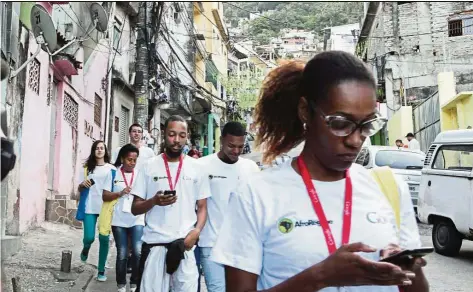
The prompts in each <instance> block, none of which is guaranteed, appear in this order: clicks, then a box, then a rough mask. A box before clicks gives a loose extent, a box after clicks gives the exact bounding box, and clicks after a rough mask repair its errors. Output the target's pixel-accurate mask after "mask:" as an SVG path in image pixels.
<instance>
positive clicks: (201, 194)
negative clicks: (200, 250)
mask: <svg viewBox="0 0 473 292" xmlns="http://www.w3.org/2000/svg"><path fill="white" fill-rule="evenodd" d="M164 126H165V141H164V143H165V147H164V153H163V154H162V155H159V156H156V157H154V158H152V159H150V160H149V161H148V162H147V163H146V164H145V165H144V167H143V169H142V171H141V172H140V173H139V175H138V176H137V182H136V185H135V186H134V187H133V190H132V191H131V193H132V194H133V195H134V196H135V198H134V200H133V205H132V213H133V214H134V215H138V214H144V213H146V216H145V228H144V230H143V238H142V241H143V246H142V251H141V262H140V274H141V279H142V280H141V281H140V283H141V284H140V286H139V287H138V289H137V292H139V291H141V292H168V291H169V287H170V286H172V291H174V292H196V291H197V285H198V283H197V278H198V272H197V266H196V263H195V256H194V251H193V249H194V247H195V244H196V242H197V240H198V239H199V236H200V232H201V230H202V229H203V227H204V225H205V221H206V219H207V200H206V199H207V198H208V197H210V188H209V182H208V174H207V173H206V172H205V171H204V170H203V169H202V166H200V165H198V164H197V160H195V159H193V158H191V157H187V156H185V155H183V153H182V150H183V147H184V145H185V143H186V141H187V123H186V121H185V120H184V118H182V117H180V116H171V117H169V118H168V119H167V120H166V122H165V125H164ZM196 205H197V212H196Z"/></svg>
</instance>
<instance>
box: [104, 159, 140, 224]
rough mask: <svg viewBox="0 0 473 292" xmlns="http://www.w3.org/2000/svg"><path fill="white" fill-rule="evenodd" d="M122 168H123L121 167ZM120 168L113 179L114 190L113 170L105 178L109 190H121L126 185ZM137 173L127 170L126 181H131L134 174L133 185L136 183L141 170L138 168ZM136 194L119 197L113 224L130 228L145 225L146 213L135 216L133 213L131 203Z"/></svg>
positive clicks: (105, 186) (106, 189)
mask: <svg viewBox="0 0 473 292" xmlns="http://www.w3.org/2000/svg"><path fill="white" fill-rule="evenodd" d="M120 169H121V168H120ZM120 169H118V170H117V173H116V175H115V179H114V181H113V190H112V172H110V173H109V175H108V176H107V178H106V180H105V185H104V188H103V189H104V190H105V191H109V192H121V191H122V190H123V189H124V188H125V187H126V184H125V180H124V179H123V175H122V172H121V170H120ZM134 172H135V174H134V176H133V174H132V173H131V172H128V173H127V172H125V177H126V181H127V182H128V183H131V178H132V176H133V183H132V185H131V187H132V188H133V186H134V185H135V184H136V178H137V177H138V173H139V172H140V171H139V170H138V169H135V170H134ZM133 198H134V196H133V195H132V194H128V195H124V196H122V197H121V198H119V199H118V202H117V203H116V204H115V207H114V209H113V218H112V226H118V227H125V228H130V227H133V226H136V225H145V215H144V214H142V215H138V216H135V215H133V214H132V213H131V203H133Z"/></svg>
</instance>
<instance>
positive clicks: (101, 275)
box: [97, 272, 107, 282]
mask: <svg viewBox="0 0 473 292" xmlns="http://www.w3.org/2000/svg"><path fill="white" fill-rule="evenodd" d="M97 281H99V282H105V281H107V276H105V272H99V273H98V274H97Z"/></svg>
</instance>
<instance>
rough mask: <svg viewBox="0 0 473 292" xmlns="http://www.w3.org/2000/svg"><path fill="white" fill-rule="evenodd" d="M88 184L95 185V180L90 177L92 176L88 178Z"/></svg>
mask: <svg viewBox="0 0 473 292" xmlns="http://www.w3.org/2000/svg"><path fill="white" fill-rule="evenodd" d="M90 185H91V186H93V185H95V181H94V179H92V178H91V179H90Z"/></svg>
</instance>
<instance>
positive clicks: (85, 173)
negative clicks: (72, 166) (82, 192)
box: [84, 166, 88, 179]
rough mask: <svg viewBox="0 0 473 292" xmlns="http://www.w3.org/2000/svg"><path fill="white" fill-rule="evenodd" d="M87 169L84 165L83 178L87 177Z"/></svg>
mask: <svg viewBox="0 0 473 292" xmlns="http://www.w3.org/2000/svg"><path fill="white" fill-rule="evenodd" d="M87 171H88V169H87V166H86V167H84V179H87Z"/></svg>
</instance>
